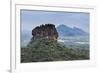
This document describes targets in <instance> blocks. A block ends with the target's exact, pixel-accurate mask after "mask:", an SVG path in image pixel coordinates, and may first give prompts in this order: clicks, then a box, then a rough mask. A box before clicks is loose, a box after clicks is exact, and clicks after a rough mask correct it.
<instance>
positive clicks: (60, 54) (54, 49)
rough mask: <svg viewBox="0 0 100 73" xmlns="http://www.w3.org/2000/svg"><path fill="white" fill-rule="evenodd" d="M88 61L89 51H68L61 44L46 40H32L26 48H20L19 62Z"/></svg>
mask: <svg viewBox="0 0 100 73" xmlns="http://www.w3.org/2000/svg"><path fill="white" fill-rule="evenodd" d="M85 59H89V51H88V50H82V49H69V48H67V47H65V46H62V45H61V44H59V43H57V42H54V41H50V40H46V39H37V40H32V41H31V42H30V43H29V44H28V46H27V47H25V48H21V62H22V63H25V62H45V61H67V60H85Z"/></svg>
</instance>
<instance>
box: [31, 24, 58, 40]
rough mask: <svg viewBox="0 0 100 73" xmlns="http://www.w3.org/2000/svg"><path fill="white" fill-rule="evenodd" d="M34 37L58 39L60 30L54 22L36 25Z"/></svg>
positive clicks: (33, 32)
mask: <svg viewBox="0 0 100 73" xmlns="http://www.w3.org/2000/svg"><path fill="white" fill-rule="evenodd" d="M32 35H33V38H34V39H36V38H45V39H50V40H54V41H57V38H58V32H57V30H56V28H55V25H53V24H45V25H43V24H42V25H40V26H37V27H35V28H34V29H33V30H32Z"/></svg>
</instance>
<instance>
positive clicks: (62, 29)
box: [56, 24, 89, 36]
mask: <svg viewBox="0 0 100 73" xmlns="http://www.w3.org/2000/svg"><path fill="white" fill-rule="evenodd" d="M56 28H57V31H58V33H59V36H86V35H88V34H89V33H87V32H85V31H84V30H82V29H80V28H78V27H73V28H71V27H69V26H66V25H64V24H61V25H59V26H57V27H56Z"/></svg>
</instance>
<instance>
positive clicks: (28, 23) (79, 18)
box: [21, 10, 90, 32]
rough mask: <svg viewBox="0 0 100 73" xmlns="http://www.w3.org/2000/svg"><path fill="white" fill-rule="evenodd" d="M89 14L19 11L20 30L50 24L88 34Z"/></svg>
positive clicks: (28, 29) (29, 29)
mask: <svg viewBox="0 0 100 73" xmlns="http://www.w3.org/2000/svg"><path fill="white" fill-rule="evenodd" d="M89 19H90V18H89V13H82V12H50V11H34V10H21V30H22V31H31V30H32V29H33V28H35V27H36V26H38V25H41V24H46V23H52V24H55V26H56V27H57V26H59V25H60V24H64V25H66V26H69V27H72V28H73V27H78V28H81V29H83V30H84V31H86V32H89Z"/></svg>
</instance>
